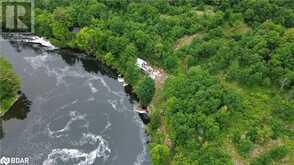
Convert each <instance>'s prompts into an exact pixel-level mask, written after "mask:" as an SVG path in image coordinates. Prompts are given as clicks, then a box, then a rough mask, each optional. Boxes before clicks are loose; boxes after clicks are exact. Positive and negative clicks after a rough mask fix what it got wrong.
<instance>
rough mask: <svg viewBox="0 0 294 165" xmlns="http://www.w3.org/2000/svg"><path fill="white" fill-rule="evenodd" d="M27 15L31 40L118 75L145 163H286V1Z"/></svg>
mask: <svg viewBox="0 0 294 165" xmlns="http://www.w3.org/2000/svg"><path fill="white" fill-rule="evenodd" d="M35 12H36V32H35V33H36V34H37V35H40V36H44V37H46V38H48V39H49V40H50V41H51V42H52V43H54V44H55V45H57V46H59V47H62V48H73V49H79V50H81V51H83V52H85V53H86V54H88V55H90V56H94V57H96V58H97V59H99V60H101V61H103V62H104V63H106V64H107V65H109V66H111V67H113V68H115V69H117V70H118V71H119V72H120V73H121V74H122V75H123V76H124V78H125V80H126V81H127V82H128V83H129V84H131V85H132V86H134V89H135V92H136V93H137V95H138V97H139V99H140V102H141V104H142V105H144V106H146V105H149V106H150V107H151V123H149V124H148V126H147V132H148V134H149V135H150V143H149V153H150V156H151V160H152V164H154V165H165V164H166V165H169V164H171V165H190V164H193V165H194V164H195V165H197V164H199V165H203V164H205V165H206V164H207V165H229V164H252V165H267V164H293V163H294V140H293V138H294V99H293V98H294V1H293V0H195V1H193V0H187V1H184V0H183V1H180V0H170V1H164V0H157V1H140V0H134V1H131V0H125V1H105V0H63V1H60V0H38V1H36V11H35ZM137 58H142V59H144V60H146V61H148V62H149V63H151V64H152V66H154V67H158V68H163V69H164V70H165V72H166V73H167V74H168V79H167V80H166V81H165V82H164V83H162V85H156V83H155V82H154V81H153V80H152V79H150V78H149V77H148V76H145V75H144V74H143V73H142V72H140V69H139V68H138V67H137V66H136V64H135V63H136V59H137ZM1 84H2V83H1ZM155 86H156V88H155ZM1 97H2V96H1Z"/></svg>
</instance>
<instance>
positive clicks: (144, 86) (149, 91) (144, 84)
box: [135, 76, 155, 106]
mask: <svg viewBox="0 0 294 165" xmlns="http://www.w3.org/2000/svg"><path fill="white" fill-rule="evenodd" d="M135 91H136V93H137V95H138V97H139V100H140V101H141V104H142V105H144V106H147V105H148V104H149V103H150V102H151V100H152V97H153V95H154V92H155V84H154V81H153V80H152V79H151V78H150V77H148V76H145V77H144V79H143V80H142V81H141V82H139V84H138V86H136V89H135Z"/></svg>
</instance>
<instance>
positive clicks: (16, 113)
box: [0, 94, 31, 139]
mask: <svg viewBox="0 0 294 165" xmlns="http://www.w3.org/2000/svg"><path fill="white" fill-rule="evenodd" d="M30 105H31V101H30V100H28V98H27V97H26V96H25V95H24V94H22V95H21V96H20V97H19V99H18V100H17V101H16V102H15V104H14V105H13V106H12V107H11V108H10V109H9V111H7V113H5V115H4V116H2V117H1V118H0V139H2V138H3V137H4V135H5V133H4V131H3V123H4V122H5V121H8V120H11V119H17V120H24V119H26V118H27V115H28V113H29V112H30Z"/></svg>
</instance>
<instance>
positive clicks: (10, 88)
mask: <svg viewBox="0 0 294 165" xmlns="http://www.w3.org/2000/svg"><path fill="white" fill-rule="evenodd" d="M0 90H1V92H0V117H2V116H3V115H4V114H5V113H6V112H7V111H8V110H9V109H10V108H11V106H12V105H13V104H14V103H15V102H16V101H17V100H18V98H19V91H20V78H19V77H18V76H17V75H16V73H15V72H14V71H13V67H12V65H11V64H10V63H9V62H8V61H7V60H6V59H4V58H3V57H2V56H0Z"/></svg>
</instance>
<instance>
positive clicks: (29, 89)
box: [0, 38, 150, 165]
mask: <svg viewBox="0 0 294 165" xmlns="http://www.w3.org/2000/svg"><path fill="white" fill-rule="evenodd" d="M0 39H1V38H0ZM0 54H1V56H4V57H6V58H7V59H8V60H9V61H10V62H11V63H12V65H13V67H14V69H15V71H16V72H17V73H18V74H19V75H20V77H21V79H22V92H23V93H24V97H23V98H22V99H21V100H20V101H19V103H18V104H17V105H16V106H15V107H14V108H13V109H12V110H11V111H10V112H9V113H7V114H6V115H5V116H4V117H2V118H1V119H0V157H2V156H6V157H28V158H29V161H30V164H33V165H41V164H43V165H63V164H66V165H67V164H68V165H74V164H77V165H100V164H101V165H104V164H105V165H108V164H109V165H112V164H113V165H132V164H144V165H145V164H146V165H147V164H150V162H149V161H148V160H149V159H148V155H147V152H146V150H147V149H146V144H145V143H146V142H145V139H146V137H145V134H144V125H143V123H142V121H141V120H140V118H139V117H138V114H137V113H136V112H134V101H133V100H132V99H131V97H130V96H129V95H128V94H127V93H126V92H125V90H124V87H123V85H122V83H121V82H119V81H118V80H117V75H116V73H115V72H114V71H112V70H111V69H110V68H107V67H106V66H104V65H103V64H101V63H99V62H97V61H96V60H94V59H92V58H89V57H86V56H83V55H81V54H77V53H74V52H71V51H60V50H59V51H49V50H46V49H45V48H42V47H41V46H39V45H33V44H28V43H23V42H14V41H13V40H11V41H8V40H3V39H1V41H0Z"/></svg>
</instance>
